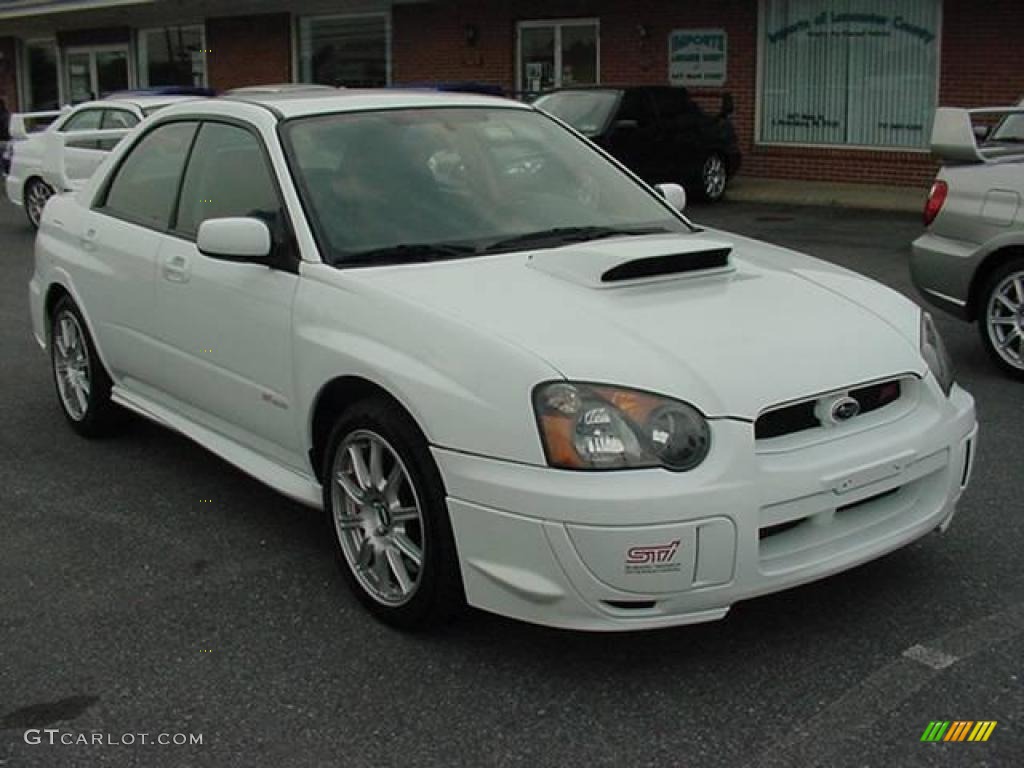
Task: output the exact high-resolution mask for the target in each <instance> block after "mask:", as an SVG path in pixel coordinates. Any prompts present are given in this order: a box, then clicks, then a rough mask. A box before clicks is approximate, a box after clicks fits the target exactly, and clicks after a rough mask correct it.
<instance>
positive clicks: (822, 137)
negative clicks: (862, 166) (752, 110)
mask: <svg viewBox="0 0 1024 768" xmlns="http://www.w3.org/2000/svg"><path fill="white" fill-rule="evenodd" d="M940 14H941V2H940V0H893V1H892V2H891V3H886V4H884V5H880V4H879V3H876V2H871V1H870V0H841V1H840V0H805V1H804V2H802V3H799V4H797V3H792V2H789V0H765V2H764V5H763V15H762V23H761V30H760V34H761V51H762V69H761V94H760V96H761V102H760V103H761V127H760V134H761V135H760V138H761V140H762V141H767V142H773V143H779V142H782V143H796V144H839V145H852V146H865V147H907V148H915V149H917V148H921V149H923V148H925V147H926V146H927V141H928V134H929V129H930V127H931V121H932V117H933V115H934V113H935V99H936V86H937V77H938V61H939V60H938V50H937V48H938V40H937V35H938V29H939V22H940Z"/></svg>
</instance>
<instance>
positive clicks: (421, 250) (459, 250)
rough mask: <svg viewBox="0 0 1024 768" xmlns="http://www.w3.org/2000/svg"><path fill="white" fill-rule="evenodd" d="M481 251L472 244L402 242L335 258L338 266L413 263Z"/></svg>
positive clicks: (452, 257) (441, 259)
mask: <svg viewBox="0 0 1024 768" xmlns="http://www.w3.org/2000/svg"><path fill="white" fill-rule="evenodd" d="M478 253H479V250H477V249H476V248H475V247H473V246H472V245H461V244H459V243H400V244H398V245H389V246H387V247H386V248H373V249H371V250H369V251H357V252H355V253H346V254H344V255H342V256H341V257H340V258H338V259H336V260H335V265H336V266H347V265H366V266H374V265H378V264H380V265H384V264H411V263H415V262H424V261H445V260H447V259H464V258H466V257H468V256H476V255H477V254H478Z"/></svg>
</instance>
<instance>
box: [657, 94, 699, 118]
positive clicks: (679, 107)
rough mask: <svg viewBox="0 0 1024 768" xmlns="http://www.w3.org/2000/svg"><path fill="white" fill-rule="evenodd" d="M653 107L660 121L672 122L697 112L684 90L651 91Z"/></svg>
mask: <svg viewBox="0 0 1024 768" xmlns="http://www.w3.org/2000/svg"><path fill="white" fill-rule="evenodd" d="M651 96H652V98H653V99H654V106H655V108H656V109H657V110H658V115H659V116H660V117H661V119H662V120H672V119H675V118H679V117H682V116H683V115H686V114H690V113H693V112H696V111H697V105H696V104H694V103H693V102H692V101H690V96H689V94H688V93H687V92H686V89H685V88H656V89H654V90H652V91H651Z"/></svg>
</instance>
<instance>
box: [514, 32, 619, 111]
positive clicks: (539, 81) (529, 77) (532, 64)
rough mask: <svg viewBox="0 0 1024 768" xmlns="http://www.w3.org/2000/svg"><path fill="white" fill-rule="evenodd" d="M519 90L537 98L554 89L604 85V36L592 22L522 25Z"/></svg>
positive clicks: (519, 36) (519, 47)
mask: <svg viewBox="0 0 1024 768" xmlns="http://www.w3.org/2000/svg"><path fill="white" fill-rule="evenodd" d="M518 38H519V45H518V49H519V50H518V54H519V72H518V89H519V90H520V91H522V92H525V93H526V94H528V95H535V94H537V93H540V92H542V91H547V90H550V89H552V88H561V87H563V86H571V85H596V84H597V83H598V82H599V81H600V73H599V69H600V65H599V61H600V54H599V50H598V49H599V46H600V42H599V41H600V35H599V27H598V22H597V21H596V20H592V19H569V20H566V21H524V22H521V23H520V24H519V35H518Z"/></svg>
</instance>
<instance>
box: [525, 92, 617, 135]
mask: <svg viewBox="0 0 1024 768" xmlns="http://www.w3.org/2000/svg"><path fill="white" fill-rule="evenodd" d="M618 98H619V94H618V93H617V92H615V91H558V92H557V93H552V94H549V95H547V96H541V97H540V98H539V99H537V101H536V102H534V103H535V104H536V106H537V107H539V108H540V109H543V110H544V111H545V112H550V113H551V114H552V115H554V116H555V117H557V118H559V119H560V120H564V121H565V122H567V123H568V124H569V125H571V126H572V127H573V128H575V129H576V130H577V131H579V132H580V133H583V134H586V135H587V136H596V135H597V134H599V133H601V131H602V130H604V127H605V124H606V123H607V122H608V118H609V117H610V116H611V111H612V110H613V109H614V108H615V102H616V101H617V100H618Z"/></svg>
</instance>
